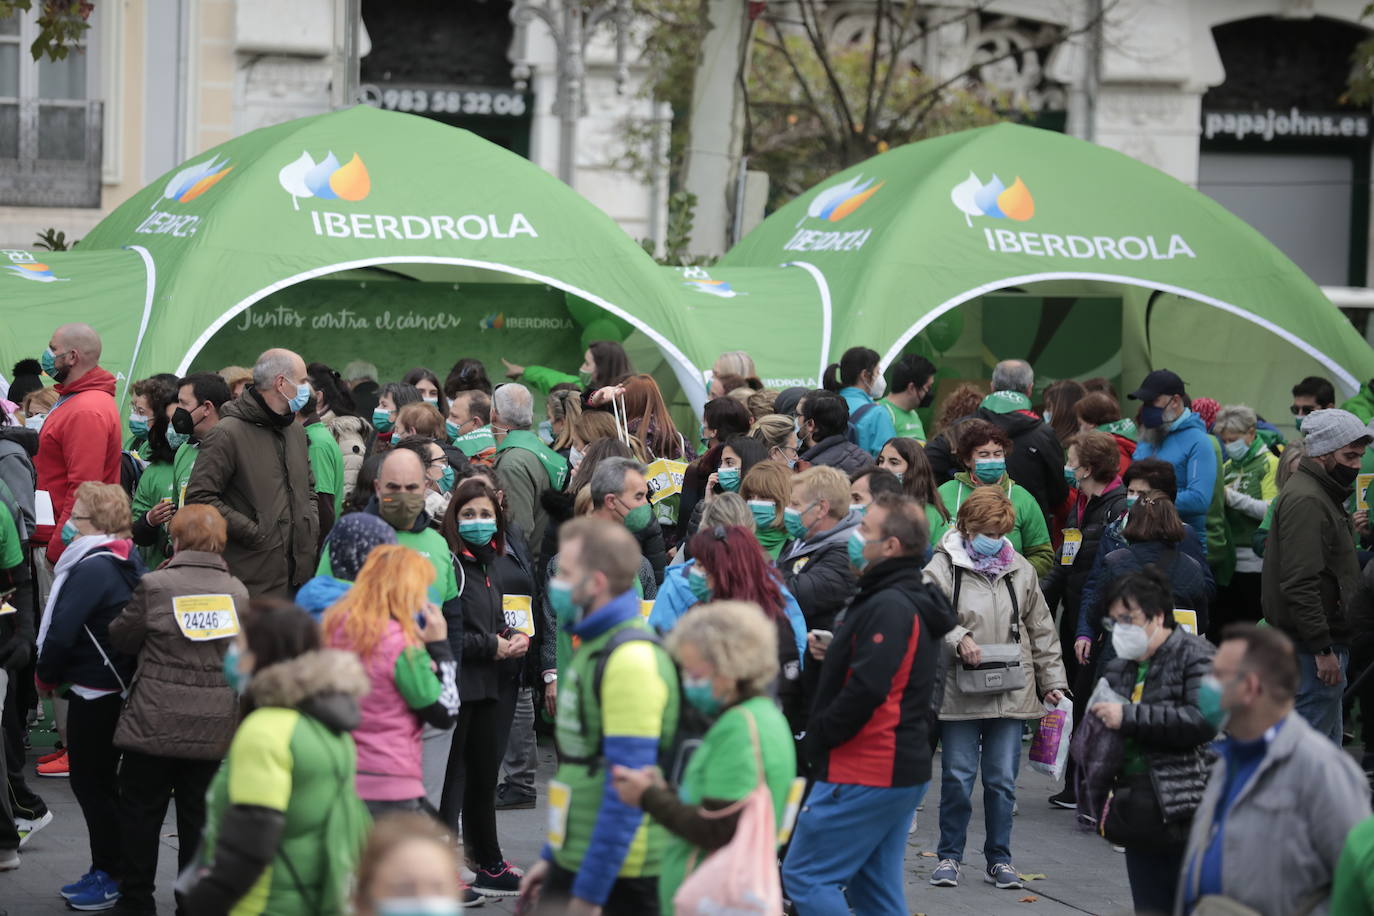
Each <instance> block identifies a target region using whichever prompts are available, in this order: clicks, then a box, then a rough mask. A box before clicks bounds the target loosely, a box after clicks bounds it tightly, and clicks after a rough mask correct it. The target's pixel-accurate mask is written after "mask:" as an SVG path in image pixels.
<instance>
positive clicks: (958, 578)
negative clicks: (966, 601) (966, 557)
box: [950, 562, 964, 614]
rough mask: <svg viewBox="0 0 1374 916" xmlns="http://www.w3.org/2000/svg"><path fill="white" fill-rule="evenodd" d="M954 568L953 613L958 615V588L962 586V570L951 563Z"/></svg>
mask: <svg viewBox="0 0 1374 916" xmlns="http://www.w3.org/2000/svg"><path fill="white" fill-rule="evenodd" d="M950 565H951V566H953V567H954V613H955V614H958V613H959V588H960V586H962V585H963V584H964V568H963V567H962V566H959V565H958V564H956V563H953V562H951V563H950Z"/></svg>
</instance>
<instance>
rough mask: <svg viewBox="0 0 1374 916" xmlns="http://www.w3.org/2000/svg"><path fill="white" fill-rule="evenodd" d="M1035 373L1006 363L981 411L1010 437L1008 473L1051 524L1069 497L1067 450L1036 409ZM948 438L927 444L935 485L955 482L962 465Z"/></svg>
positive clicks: (1024, 364) (998, 368)
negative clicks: (1033, 396) (1066, 477)
mask: <svg viewBox="0 0 1374 916" xmlns="http://www.w3.org/2000/svg"><path fill="white" fill-rule="evenodd" d="M1034 390H1035V370H1034V369H1032V368H1031V365H1030V363H1028V362H1026V361H1025V360H1023V359H1004V360H1002V361H1001V362H1000V363H998V364H997V365H996V366H995V367H994V368H993V370H992V394H990V395H988V396H987V397H986V398H984V399H983V403H982V404H980V405H979V407H978V411H977V413H975V414H974V415H973V417H974V418H976V419H979V420H987V421H988V422H989V423H991V424H993V425H994V426H996V427H997V428H999V429H1001V430H1002V432H1004V433H1006V434H1007V437H1008V438H1010V439H1011V443H1012V449H1011V454H1009V455H1007V473H1008V474H1009V475H1010V476H1011V479H1012V480H1014V481H1015V482H1016V483H1018V484H1020V485H1021V486H1022V487H1024V488H1025V489H1026V490H1028V491H1029V492H1030V495H1031V496H1034V497H1035V501H1036V503H1038V504H1039V506H1040V511H1041V512H1043V513H1044V515H1045V520H1046V523H1047V524H1048V522H1049V520H1050V519H1051V518H1052V517H1053V516H1054V512H1055V510H1056V509H1058V508H1059V507H1060V506H1061V505H1063V504H1064V500H1065V499H1066V498H1067V497H1068V495H1069V485H1068V483H1067V482H1066V481H1065V480H1064V447H1063V446H1062V445H1060V444H1059V437H1058V436H1056V435H1055V434H1054V430H1053V429H1052V428H1051V427H1050V425H1049V424H1048V423H1046V422H1045V421H1044V420H1041V419H1040V415H1039V414H1037V413H1035V411H1033V410H1031V394H1032V393H1033V392H1034ZM953 444H954V443H953V442H952V441H950V437H949V436H944V435H941V436H936V437H935V438H934V439H932V440H930V442H929V443H927V445H926V456H927V457H928V458H930V466H931V469H932V470H933V471H934V472H935V483H936V485H939V484H942V483H944V482H945V481H947V480H950V479H952V478H953V476H954V473H955V472H956V471H962V470H963V467H962V465H960V464H959V462H958V461H956V460H955V458H954V456H953V454H952V453H953V448H952V446H953Z"/></svg>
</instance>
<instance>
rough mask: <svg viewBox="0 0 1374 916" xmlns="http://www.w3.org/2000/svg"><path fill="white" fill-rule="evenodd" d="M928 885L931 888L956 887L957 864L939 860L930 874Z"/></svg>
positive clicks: (951, 860) (957, 884)
mask: <svg viewBox="0 0 1374 916" xmlns="http://www.w3.org/2000/svg"><path fill="white" fill-rule="evenodd" d="M930 884H931V887H958V886H959V863H958V862H956V861H954V860H953V859H941V860H940V864H939V865H937V866H935V871H933V872H931V873H930Z"/></svg>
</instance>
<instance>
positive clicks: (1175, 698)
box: [1104, 628, 1216, 831]
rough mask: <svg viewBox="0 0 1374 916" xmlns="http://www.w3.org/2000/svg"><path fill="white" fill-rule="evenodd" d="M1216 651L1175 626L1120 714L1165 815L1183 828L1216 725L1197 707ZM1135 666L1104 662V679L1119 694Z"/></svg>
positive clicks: (1126, 691) (1203, 779) (1129, 686)
mask: <svg viewBox="0 0 1374 916" xmlns="http://www.w3.org/2000/svg"><path fill="white" fill-rule="evenodd" d="M1215 652H1216V649H1214V648H1213V647H1212V644H1211V643H1209V642H1208V641H1207V640H1205V639H1203V638H1202V637H1200V636H1194V635H1192V634H1191V633H1188V632H1186V631H1184V630H1183V629H1182V628H1175V629H1174V632H1173V633H1171V634H1170V635H1169V638H1168V639H1166V640H1165V641H1164V644H1163V645H1161V646H1160V647H1159V648H1158V649H1156V650H1155V654H1154V655H1153V656H1152V657H1151V658H1150V668H1149V670H1148V671H1147V672H1146V673H1145V688H1144V690H1143V692H1142V693H1141V696H1140V702H1139V703H1127V704H1126V707H1125V709H1124V710H1123V715H1122V719H1121V734H1122V736H1124V737H1125V738H1127V739H1135V740H1136V741H1137V742H1138V743H1139V745H1140V749H1141V751H1142V752H1143V753H1144V755H1145V761H1146V763H1147V764H1148V765H1149V768H1150V782H1151V784H1152V785H1153V786H1154V790H1155V796H1156V797H1157V798H1158V799H1159V806H1160V809H1161V810H1162V811H1163V812H1164V820H1165V821H1166V822H1168V823H1169V824H1179V825H1182V826H1183V827H1184V828H1185V831H1186V827H1187V824H1188V822H1189V821H1191V820H1192V817H1193V812H1194V811H1196V810H1197V806H1198V803H1199V802H1201V801H1202V793H1203V790H1204V789H1206V788H1207V774H1208V770H1209V768H1210V766H1211V754H1210V753H1209V752H1208V750H1207V743H1208V742H1209V741H1211V740H1212V738H1214V737H1215V736H1216V729H1214V728H1212V726H1211V725H1209V724H1207V720H1206V719H1204V718H1203V717H1202V713H1201V712H1200V711H1199V710H1198V707H1197V694H1198V686H1199V685H1200V684H1201V683H1202V679H1203V678H1204V677H1206V676H1207V675H1208V674H1210V673H1211V671H1212V655H1213V654H1214V653H1215ZM1136 665H1137V663H1136V662H1133V661H1127V660H1126V659H1124V658H1114V659H1112V660H1111V661H1110V662H1108V663H1107V670H1106V672H1105V674H1104V676H1105V677H1106V679H1107V683H1108V684H1109V685H1110V686H1111V688H1112V689H1113V690H1115V691H1116V692H1117V693H1119V694H1121V695H1122V696H1123V697H1129V696H1130V695H1131V692H1132V691H1133V690H1134V689H1135V679H1136Z"/></svg>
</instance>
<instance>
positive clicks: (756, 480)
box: [739, 461, 792, 562]
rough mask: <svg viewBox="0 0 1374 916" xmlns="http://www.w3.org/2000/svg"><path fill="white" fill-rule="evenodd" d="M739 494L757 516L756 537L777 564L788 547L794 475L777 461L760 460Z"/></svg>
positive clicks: (745, 476)
mask: <svg viewBox="0 0 1374 916" xmlns="http://www.w3.org/2000/svg"><path fill="white" fill-rule="evenodd" d="M739 495H740V496H743V497H744V499H745V500H746V501H747V502H748V504H749V511H750V513H752V514H753V517H754V537H756V538H757V539H758V542H759V546H760V547H762V548H763V552H764V553H766V554H768V559H769V561H771V562H777V559H778V556H779V554H781V553H782V549H783V548H784V547H786V546H787V541H788V536H787V522H786V518H785V516H784V512H783V510H784V509H786V508H787V503H788V501H790V500H791V499H792V472H791V470H789V469H788V467H787V465H785V464H782V463H780V462H777V461H760V462H759V463H758V464H756V465H754V466H753V467H752V468H750V469H749V471H748V473H746V474H745V475H744V482H743V483H742V484H740V488H739Z"/></svg>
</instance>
